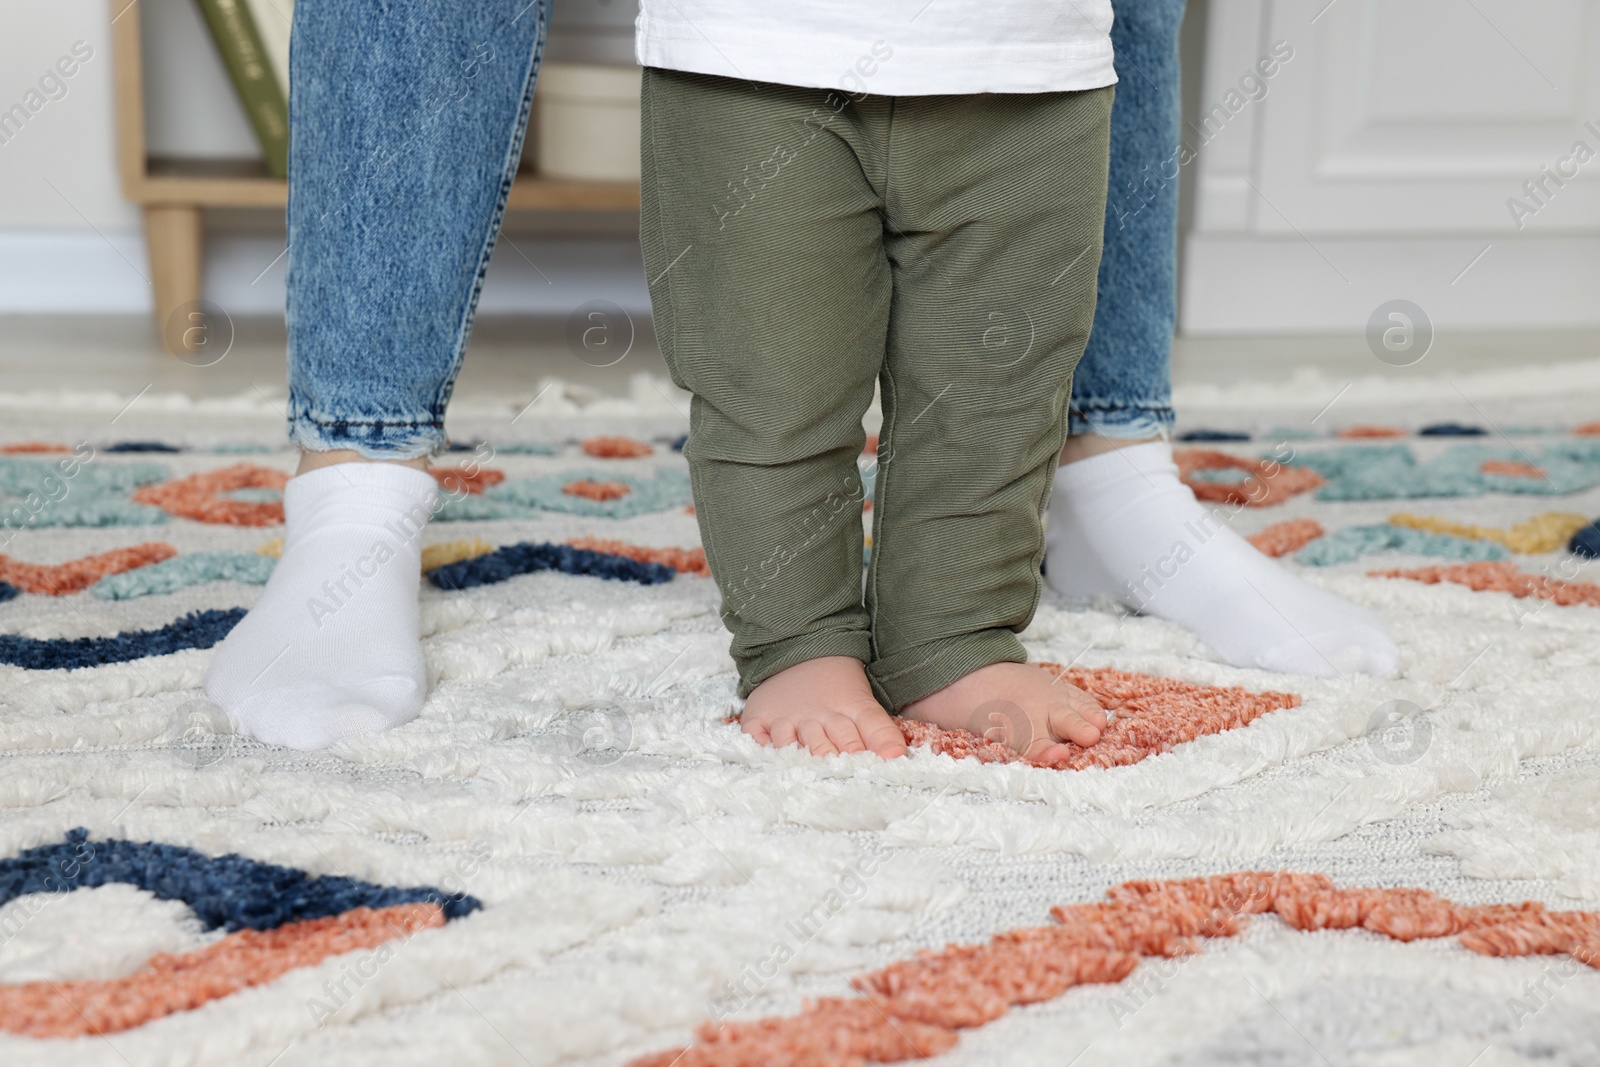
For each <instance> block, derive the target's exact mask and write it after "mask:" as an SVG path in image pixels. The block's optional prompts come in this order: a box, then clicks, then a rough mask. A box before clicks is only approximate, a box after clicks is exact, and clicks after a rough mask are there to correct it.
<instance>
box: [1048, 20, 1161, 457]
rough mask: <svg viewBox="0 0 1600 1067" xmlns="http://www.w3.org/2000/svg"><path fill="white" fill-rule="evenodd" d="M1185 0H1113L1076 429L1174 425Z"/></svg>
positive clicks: (1139, 433) (1072, 424)
mask: <svg viewBox="0 0 1600 1067" xmlns="http://www.w3.org/2000/svg"><path fill="white" fill-rule="evenodd" d="M1183 5H1184V0H1112V4H1111V7H1112V10H1113V11H1114V12H1115V14H1116V21H1115V22H1114V23H1112V26H1111V43H1112V47H1113V48H1114V49H1115V50H1116V64H1117V79H1118V80H1117V99H1116V103H1115V104H1114V105H1113V106H1112V108H1111V177H1110V187H1109V189H1108V190H1107V196H1106V231H1105V249H1104V251H1102V252H1101V253H1100V289H1099V296H1098V298H1097V299H1096V302H1095V309H1094V330H1093V332H1091V333H1090V334H1089V347H1088V348H1087V349H1085V350H1084V353H1083V358H1082V359H1081V360H1079V361H1078V369H1077V372H1076V373H1075V374H1074V376H1073V379H1072V409H1071V414H1070V415H1069V416H1068V420H1067V426H1068V430H1069V432H1071V433H1074V434H1085V433H1097V434H1101V435H1102V436H1105V437H1117V438H1124V439H1127V438H1141V437H1155V436H1157V435H1160V436H1167V435H1168V434H1169V432H1170V431H1171V429H1172V332H1173V329H1174V327H1175V326H1176V325H1177V319H1178V279H1177V275H1178V140H1179V137H1180V136H1181V128H1180V127H1181V123H1182V110H1181V108H1180V106H1179V89H1180V86H1179V81H1178V28H1179V26H1180V25H1181V24H1182V22H1183Z"/></svg>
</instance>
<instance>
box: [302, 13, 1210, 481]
mask: <svg viewBox="0 0 1600 1067" xmlns="http://www.w3.org/2000/svg"><path fill="white" fill-rule="evenodd" d="M1183 6H1184V0H1114V3H1113V8H1114V9H1115V12H1116V22H1115V24H1114V25H1113V26H1112V31H1111V35H1112V42H1113V44H1114V46H1115V48H1116V61H1117V69H1118V72H1119V76H1120V78H1121V81H1120V83H1119V84H1118V86H1117V97H1116V104H1115V106H1114V107H1113V109H1112V113H1111V179H1110V180H1111V185H1110V195H1109V197H1108V199H1107V205H1106V229H1105V250H1104V252H1103V253H1102V255H1101V259H1100V275H1099V298H1098V303H1097V304H1096V307H1095V323H1094V329H1093V332H1092V333H1091V335H1090V338H1089V346H1088V349H1087V350H1086V351H1085V352H1084V355H1083V359H1082V360H1081V361H1080V362H1079V364H1078V369H1077V373H1076V376H1075V377H1074V380H1073V387H1072V412H1071V415H1070V417H1069V428H1070V430H1071V432H1072V433H1074V434H1081V433H1100V434H1104V435H1105V436H1107V437H1123V438H1128V437H1150V436H1154V435H1156V434H1158V433H1165V432H1166V431H1167V430H1169V429H1170V428H1171V426H1172V406H1171V383H1170V357H1171V346H1172V332H1173V327H1174V324H1175V322H1176V317H1177V279H1176V275H1177V249H1176V242H1177V212H1178V183H1177V160H1176V157H1175V152H1176V149H1177V144H1178V137H1179V123H1180V110H1179V83H1178V47H1177V41H1178V27H1179V24H1180V23H1181V21H1182V18H1183ZM548 12H549V4H548V0H532V2H531V3H530V2H529V0H476V2H475V3H471V4H459V5H450V6H438V5H432V4H419V5H394V4H390V3H385V2H382V0H301V2H300V3H298V4H296V5H295V13H294V35H293V40H294V42H295V43H294V48H293V50H292V53H291V56H290V80H291V81H292V83H293V85H294V92H293V94H292V96H291V106H290V112H289V129H290V141H289V257H288V258H289V264H288V288H289V299H288V326H289V413H288V414H289V435H290V438H291V439H292V440H293V441H294V443H295V444H297V445H299V446H300V447H302V448H305V449H307V450H310V451H329V450H332V449H353V450H355V451H357V452H359V453H361V454H363V455H366V456H371V457H374V458H384V459H409V458H414V457H417V456H423V455H427V454H429V453H431V452H433V451H436V450H437V449H438V448H439V447H440V446H441V445H442V444H443V443H444V412H445V407H446V406H447V405H448V403H449V401H450V392H451V389H452V387H453V386H454V384H455V378H456V374H457V372H458V371H459V370H460V368H461V357H462V354H463V352H464V351H465V349H466V342H467V335H468V334H469V332H470V331H471V328H472V316H473V311H474V309H475V307H476V305H477V300H478V292H479V289H480V288H481V287H482V284H483V274H484V271H485V270H486V269H487V267H488V264H489V255H490V252H491V251H492V250H493V248H494V241H495V237H496V236H497V235H498V233H499V230H500V222H501V216H502V214H503V212H504V210H505V201H506V193H507V191H508V190H509V189H510V188H511V181H512V178H513V176H514V173H515V169H516V165H517V160H518V158H519V156H520V155H521V151H522V135H523V130H524V128H525V126H526V123H527V117H528V109H529V107H530V104H531V101H532V98H533V87H534V80H535V77H536V75H537V73H538V69H539V57H540V54H541V52H542V51H543V48H544V34H545V23H546V20H547V16H548Z"/></svg>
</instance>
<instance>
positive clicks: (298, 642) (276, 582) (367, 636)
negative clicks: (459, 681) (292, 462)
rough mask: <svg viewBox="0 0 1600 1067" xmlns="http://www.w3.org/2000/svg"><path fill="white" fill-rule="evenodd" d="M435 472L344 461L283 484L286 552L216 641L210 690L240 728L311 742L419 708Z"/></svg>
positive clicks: (276, 740) (394, 722) (285, 741)
mask: <svg viewBox="0 0 1600 1067" xmlns="http://www.w3.org/2000/svg"><path fill="white" fill-rule="evenodd" d="M436 496H437V489H436V486H435V483H434V480H433V478H432V477H431V476H429V475H428V474H425V473H424V472H422V471H419V470H413V469H412V468H410V467H402V466H399V465H398V464H394V463H340V464H337V465H335V466H331V467H322V468H320V469H318V470H314V471H310V472H308V473H306V474H302V475H300V476H298V477H295V478H291V479H290V480H289V484H288V485H287V486H286V487H285V489H284V491H283V511H284V522H285V530H284V539H283V556H282V557H281V558H280V559H279V560H278V565H277V567H275V568H274V569H273V572H272V577H271V578H270V579H269V580H268V581H267V586H266V589H265V590H263V591H262V594H261V598H260V599H259V600H257V601H256V603H255V606H254V607H252V608H251V609H250V613H249V614H248V615H246V616H245V617H244V619H243V620H242V621H241V622H240V623H239V625H238V626H236V627H234V629H233V632H232V633H230V634H229V635H228V636H227V637H226V638H225V639H224V640H223V642H222V643H221V644H220V645H218V646H217V650H216V653H215V655H214V656H213V657H212V659H211V666H210V668H209V669H208V670H207V671H206V680H205V691H206V696H208V697H210V698H211V699H212V700H213V701H215V702H216V703H217V704H219V705H221V707H222V709H223V710H224V711H226V712H227V713H228V714H229V715H230V716H232V718H233V719H234V721H235V723H236V724H237V725H238V728H239V732H240V733H244V734H248V735H249V736H251V737H254V738H257V739H259V740H261V741H265V742H267V743H268V744H274V745H286V746H288V747H289V748H297V749H301V750H311V749H317V748H326V747H327V746H328V745H331V744H333V743H334V742H335V741H338V740H340V739H341V738H345V737H350V736H352V735H354V734H364V733H371V732H373V731H376V730H387V729H389V728H390V727H393V726H398V725H400V724H401V723H403V722H407V721H409V720H411V719H414V718H416V716H417V713H418V712H420V711H421V710H422V702H423V700H424V698H425V697H426V696H427V690H428V673H427V663H426V661H425V660H424V659H423V655H422V641H421V638H420V636H419V632H420V631H419V623H418V609H417V589H418V585H419V584H420V581H421V573H422V531H423V529H424V528H425V527H426V526H427V523H428V519H429V517H431V516H432V514H433V504H434V500H435V499H436Z"/></svg>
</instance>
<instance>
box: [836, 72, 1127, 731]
mask: <svg viewBox="0 0 1600 1067" xmlns="http://www.w3.org/2000/svg"><path fill="white" fill-rule="evenodd" d="M1111 99H1112V91H1111V90H1110V89H1109V88H1106V89H1096V90H1091V91H1087V92H1072V93H1039V94H994V95H984V96H968V97H957V96H943V97H901V98H897V99H895V100H894V101H893V115H892V120H891V122H890V123H889V129H888V130H887V131H886V134H885V139H886V140H888V141H889V142H890V143H891V144H892V145H893V151H892V153H891V156H890V165H889V168H888V169H889V173H888V188H889V197H888V212H887V219H888V227H889V229H890V231H891V233H890V236H889V237H888V239H887V245H888V248H889V254H890V260H891V263H892V264H893V269H894V309H893V314H892V316H891V319H890V328H889V346H888V359H887V361H886V363H885V367H884V372H883V376H882V382H881V384H882V390H881V392H882V398H883V419H884V421H883V430H882V432H881V433H880V435H879V467H878V476H877V483H876V486H875V490H874V505H873V553H872V567H871V569H870V572H869V574H868V579H867V604H868V607H869V610H870V611H871V613H872V643H873V660H872V663H871V665H870V668H869V670H870V673H871V675H872V678H873V682H874V684H875V685H876V687H877V688H878V691H879V693H880V695H881V696H882V697H883V699H884V700H885V701H886V702H887V703H888V704H889V705H890V706H891V707H894V708H899V709H903V710H904V711H905V713H906V714H908V715H911V716H914V717H916V718H920V719H925V720H928V721H932V722H936V723H938V724H940V725H943V726H962V727H967V728H971V727H973V726H976V727H977V728H978V730H979V732H988V730H989V729H991V728H998V729H999V730H1000V731H1001V732H1002V733H1003V734H1005V739H1006V740H1007V741H1008V742H1009V743H1011V744H1012V745H1013V746H1014V747H1017V748H1019V749H1022V750H1024V751H1026V752H1028V754H1029V755H1033V756H1040V757H1043V758H1047V759H1048V758H1054V756H1057V755H1062V754H1064V751H1063V750H1062V749H1061V748H1060V745H1059V744H1058V743H1059V742H1060V741H1063V740H1068V739H1070V740H1074V741H1077V742H1079V743H1080V744H1092V743H1093V742H1094V741H1095V740H1097V739H1098V737H1099V727H1101V726H1103V725H1104V722H1105V720H1104V718H1103V716H1101V715H1100V714H1099V711H1098V708H1096V707H1095V706H1094V704H1093V702H1092V701H1091V700H1089V699H1088V698H1087V697H1086V696H1085V695H1084V694H1082V693H1079V692H1078V691H1077V690H1074V689H1073V688H1072V687H1071V686H1069V685H1066V684H1065V683H1062V684H1056V685H1052V679H1051V677H1050V676H1049V675H1048V674H1045V673H1044V672H1042V671H1040V670H1038V669H1037V668H1034V667H1027V666H1024V665H1023V663H1024V661H1025V660H1026V658H1027V657H1026V654H1025V652H1024V651H1023V648H1022V644H1021V642H1020V641H1019V640H1018V639H1017V636H1016V635H1017V632H1018V631H1020V630H1022V629H1023V628H1024V627H1026V626H1027V625H1028V623H1029V621H1030V620H1031V618H1032V616H1033V611H1034V607H1035V606H1036V604H1037V603H1038V598H1039V590H1040V584H1039V560H1040V557H1041V556H1042V554H1043V551H1044V531H1043V527H1042V524H1041V513H1042V512H1043V509H1044V504H1045V500H1046V498H1047V497H1048V496H1049V493H1050V482H1051V477H1052V475H1053V474H1054V472H1055V461H1056V455H1057V453H1058V452H1059V451H1060V449H1061V445H1062V439H1063V437H1064V435H1065V429H1066V402H1067V397H1068V394H1069V390H1070V387H1071V379H1072V371H1073V367H1074V365H1075V364H1076V363H1077V361H1078V358H1079V356H1080V355H1081V354H1082V352H1083V347H1084V344H1085V342H1086V341H1087V339H1088V336H1089V329H1090V323H1091V320H1092V316H1093V314H1094V289H1095V269H1096V265H1097V262H1098V260H1099V252H1100V241H1101V232H1102V219H1103V216H1104V212H1105V175H1106V151H1107V147H1106V146H1107V130H1108V120H1109V114H1110V108H1111ZM990 715H994V716H996V718H995V719H994V721H993V722H990V721H988V717H989V716H990ZM975 716H977V717H978V718H976V719H975V718H974V717H975ZM980 719H981V720H983V721H979V720H980ZM1024 727H1031V728H1028V729H1025V730H1024V732H1023V733H1021V734H1018V733H1017V732H1015V731H1016V730H1018V729H1023V728H1024Z"/></svg>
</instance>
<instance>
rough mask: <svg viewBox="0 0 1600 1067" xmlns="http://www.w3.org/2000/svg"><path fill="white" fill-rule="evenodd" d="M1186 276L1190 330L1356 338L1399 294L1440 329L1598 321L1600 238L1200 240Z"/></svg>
mask: <svg viewBox="0 0 1600 1067" xmlns="http://www.w3.org/2000/svg"><path fill="white" fill-rule="evenodd" d="M1486 249H1487V251H1486ZM1479 257H1481V258H1479ZM1475 259H1476V262H1474V260H1475ZM1182 278H1183V282H1182V288H1183V291H1182V296H1181V300H1180V315H1179V328H1180V329H1181V330H1182V331H1183V332H1184V333H1186V334H1252V333H1263V334H1295V333H1355V334H1360V333H1362V332H1363V331H1364V330H1365V329H1366V325H1367V319H1368V318H1369V317H1370V316H1371V315H1372V313H1373V311H1374V310H1375V309H1376V308H1377V307H1378V306H1379V305H1380V304H1383V303H1386V302H1388V301H1390V300H1396V299H1402V300H1410V301H1412V302H1413V303H1415V304H1417V305H1418V306H1420V307H1421V308H1422V309H1423V310H1424V311H1425V312H1427V314H1428V315H1429V317H1430V318H1431V319H1432V320H1433V324H1434V326H1435V328H1436V329H1517V328H1524V327H1526V328H1539V329H1568V328H1573V327H1593V326H1600V298H1597V296H1596V294H1597V293H1600V235H1597V236H1593V237H1590V236H1574V237H1530V238H1514V239H1508V238H1506V237H1504V236H1500V237H1494V236H1485V237H1448V238H1400V239H1396V238H1381V239H1362V238H1348V237H1321V236H1310V237H1309V239H1307V238H1301V237H1297V236H1290V237H1287V238H1278V237H1261V236H1255V235H1248V234H1237V235H1236V234H1206V233H1196V234H1190V235H1189V236H1188V239H1187V240H1186V241H1185V243H1184V255H1183V274H1182Z"/></svg>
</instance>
